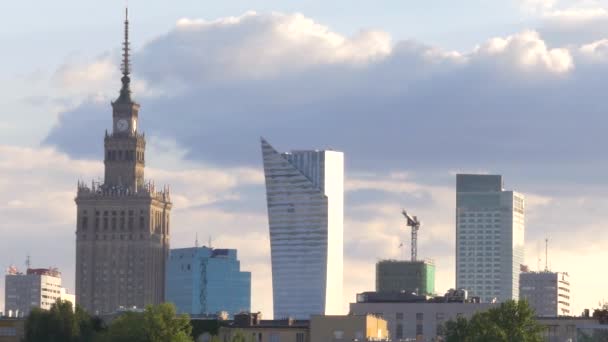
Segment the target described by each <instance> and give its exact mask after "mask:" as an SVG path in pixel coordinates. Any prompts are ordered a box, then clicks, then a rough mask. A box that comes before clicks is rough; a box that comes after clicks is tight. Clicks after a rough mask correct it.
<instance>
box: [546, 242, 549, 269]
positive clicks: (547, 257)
mask: <svg viewBox="0 0 608 342" xmlns="http://www.w3.org/2000/svg"><path fill="white" fill-rule="evenodd" d="M545 272H549V239H545Z"/></svg>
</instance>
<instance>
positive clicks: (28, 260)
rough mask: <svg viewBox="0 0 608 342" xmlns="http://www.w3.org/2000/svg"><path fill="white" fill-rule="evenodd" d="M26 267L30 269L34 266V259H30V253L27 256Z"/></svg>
mask: <svg viewBox="0 0 608 342" xmlns="http://www.w3.org/2000/svg"><path fill="white" fill-rule="evenodd" d="M25 267H26V268H27V269H28V270H29V269H30V268H31V267H32V260H31V259H30V255H29V254H28V255H27V256H26V257H25Z"/></svg>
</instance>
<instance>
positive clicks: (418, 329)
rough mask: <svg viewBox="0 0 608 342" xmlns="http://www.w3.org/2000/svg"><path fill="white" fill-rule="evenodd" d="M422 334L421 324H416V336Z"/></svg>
mask: <svg viewBox="0 0 608 342" xmlns="http://www.w3.org/2000/svg"><path fill="white" fill-rule="evenodd" d="M419 335H423V329H422V324H416V336H419Z"/></svg>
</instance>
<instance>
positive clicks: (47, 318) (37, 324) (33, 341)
mask: <svg viewBox="0 0 608 342" xmlns="http://www.w3.org/2000/svg"><path fill="white" fill-rule="evenodd" d="M101 330H103V324H102V322H101V321H100V320H98V319H92V318H91V317H90V316H89V315H88V314H87V313H86V312H84V311H83V310H82V309H80V308H79V307H76V310H75V311H74V310H73V309H72V303H70V302H67V301H61V300H58V301H57V302H56V303H54V304H53V305H52V306H51V309H50V310H49V311H45V310H41V309H34V310H32V312H31V313H30V315H29V316H28V318H27V320H26V321H25V339H24V341H25V342H91V341H93V339H94V336H95V334H96V333H97V332H99V331H101Z"/></svg>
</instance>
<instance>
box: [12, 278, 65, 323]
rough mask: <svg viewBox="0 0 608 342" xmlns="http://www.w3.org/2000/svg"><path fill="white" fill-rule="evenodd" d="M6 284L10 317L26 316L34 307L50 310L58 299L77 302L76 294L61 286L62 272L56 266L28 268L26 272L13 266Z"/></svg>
mask: <svg viewBox="0 0 608 342" xmlns="http://www.w3.org/2000/svg"><path fill="white" fill-rule="evenodd" d="M4 284H5V288H4V291H5V297H4V303H5V304H4V307H5V314H6V315H7V316H8V317H25V316H27V315H29V313H30V311H31V310H32V308H40V309H44V310H49V309H50V308H51V305H53V304H54V303H55V302H56V301H57V300H62V301H69V302H71V303H72V305H73V306H75V304H76V302H75V298H74V295H72V294H69V293H68V292H67V290H66V289H65V288H63V287H62V286H61V272H59V271H58V270H57V269H54V268H48V269H47V268H36V269H32V268H28V269H27V271H26V273H21V272H19V271H18V270H17V269H16V268H15V267H11V268H9V270H8V272H7V274H6V277H5V283H4Z"/></svg>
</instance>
